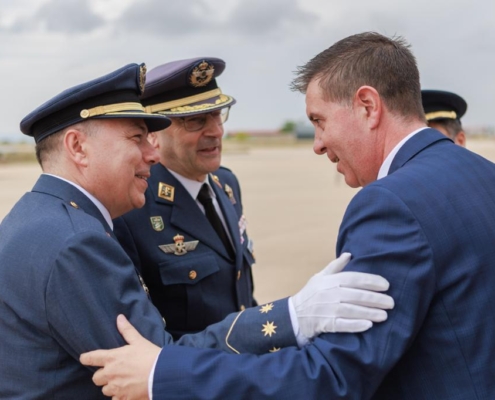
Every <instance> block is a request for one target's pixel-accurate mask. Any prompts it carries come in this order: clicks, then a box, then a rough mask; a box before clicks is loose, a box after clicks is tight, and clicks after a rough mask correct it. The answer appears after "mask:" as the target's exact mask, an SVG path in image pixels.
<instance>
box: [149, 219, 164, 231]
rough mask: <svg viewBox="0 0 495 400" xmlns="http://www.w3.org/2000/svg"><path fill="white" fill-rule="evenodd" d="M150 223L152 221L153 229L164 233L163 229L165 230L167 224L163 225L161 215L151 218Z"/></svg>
mask: <svg viewBox="0 0 495 400" xmlns="http://www.w3.org/2000/svg"><path fill="white" fill-rule="evenodd" d="M150 221H151V227H152V228H153V229H154V230H155V231H157V232H161V231H163V229H165V224H164V223H163V219H162V217H160V216H159V215H157V216H155V217H150Z"/></svg>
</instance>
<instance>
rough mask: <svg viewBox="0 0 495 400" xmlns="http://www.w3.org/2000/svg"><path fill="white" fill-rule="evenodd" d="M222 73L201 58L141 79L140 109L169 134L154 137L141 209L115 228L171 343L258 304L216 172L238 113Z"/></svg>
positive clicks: (225, 182) (243, 234) (234, 199)
mask: <svg viewBox="0 0 495 400" xmlns="http://www.w3.org/2000/svg"><path fill="white" fill-rule="evenodd" d="M224 69H225V62H224V61H223V60H221V59H219V58H212V57H207V58H193V59H187V60H178V61H173V62H170V63H167V64H163V65H161V66H159V67H156V68H154V69H152V70H151V71H149V72H148V74H147V80H146V87H145V91H144V94H143V96H142V98H141V100H142V102H143V104H144V105H145V106H146V108H147V110H148V111H149V112H153V113H156V114H160V115H165V116H167V117H169V118H170V119H171V121H172V125H171V126H170V127H169V128H167V129H165V130H162V131H159V132H155V133H153V134H152V136H153V143H154V144H155V145H156V147H157V149H158V151H159V152H160V155H161V158H160V163H159V164H157V165H154V166H153V167H152V168H151V178H150V179H149V180H148V183H149V187H148V190H147V191H146V205H145V206H144V207H143V208H141V209H138V210H133V211H131V212H130V213H128V214H126V215H124V216H123V217H121V218H119V219H118V220H116V221H115V233H116V235H117V237H118V239H119V241H120V243H121V244H122V246H123V247H124V249H125V250H126V252H127V253H128V254H129V256H130V257H131V259H132V260H133V261H134V263H135V265H136V266H137V267H138V268H139V270H140V271H141V273H142V275H143V279H144V281H145V282H146V285H147V286H148V288H149V291H150V296H151V299H152V301H153V303H154V304H155V306H156V307H157V308H158V309H159V310H160V312H161V313H162V315H163V316H164V317H165V319H166V321H167V329H168V330H169V332H171V333H172V335H173V336H174V337H176V338H178V337H180V336H181V335H183V334H185V333H190V332H197V331H200V330H203V329H205V328H206V327H207V326H208V325H210V324H213V323H215V322H218V321H220V320H222V319H223V318H225V316H226V315H227V314H229V313H231V312H235V311H242V310H244V309H245V308H246V307H252V306H254V305H256V301H255V300H254V298H253V280H252V274H251V267H252V265H253V264H254V254H253V242H252V240H251V239H250V238H249V237H248V235H247V231H246V218H245V217H244V215H243V209H242V199H241V190H240V186H239V182H238V180H237V178H236V176H235V175H234V174H233V173H232V171H230V170H229V169H228V168H225V167H222V166H220V162H221V150H222V136H223V133H224V131H223V123H224V122H225V121H227V118H228V115H229V111H230V108H231V107H232V106H233V105H234V104H235V99H234V98H233V97H232V96H229V95H226V94H224V93H222V91H221V89H220V88H219V87H218V85H217V81H216V78H217V77H218V76H219V75H220V74H221V73H222V72H223V71H224ZM205 204H206V205H205ZM211 205H213V207H212V206H211Z"/></svg>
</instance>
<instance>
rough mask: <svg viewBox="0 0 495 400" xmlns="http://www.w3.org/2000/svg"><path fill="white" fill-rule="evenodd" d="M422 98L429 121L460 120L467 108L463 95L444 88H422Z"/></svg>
mask: <svg viewBox="0 0 495 400" xmlns="http://www.w3.org/2000/svg"><path fill="white" fill-rule="evenodd" d="M421 100H422V101H423V108H424V110H425V116H426V120H427V121H435V120H440V119H457V120H460V119H461V117H462V116H463V115H464V114H465V113H466V110H467V103H466V101H465V100H464V99H463V98H462V97H461V96H459V95H457V94H455V93H451V92H445V91H442V90H422V91H421Z"/></svg>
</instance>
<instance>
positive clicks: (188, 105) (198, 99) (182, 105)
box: [146, 88, 235, 117]
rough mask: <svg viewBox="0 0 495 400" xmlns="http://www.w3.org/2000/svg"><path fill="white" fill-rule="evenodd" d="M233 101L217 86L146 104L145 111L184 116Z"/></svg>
mask: <svg viewBox="0 0 495 400" xmlns="http://www.w3.org/2000/svg"><path fill="white" fill-rule="evenodd" d="M208 100H210V101H208ZM197 103H200V104H197ZM234 103H235V100H234V98H233V97H231V96H228V95H225V94H223V93H222V91H221V90H220V89H219V88H217V89H214V90H209V91H207V92H204V93H200V94H197V95H194V96H188V97H184V98H182V99H177V100H171V101H167V102H165V103H159V104H150V105H148V106H146V111H147V112H149V113H157V114H161V115H166V116H170V117H173V116H185V115H188V114H199V113H201V112H209V111H213V110H217V109H220V108H225V107H228V106H229V105H232V104H234Z"/></svg>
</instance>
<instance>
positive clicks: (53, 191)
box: [33, 175, 117, 240]
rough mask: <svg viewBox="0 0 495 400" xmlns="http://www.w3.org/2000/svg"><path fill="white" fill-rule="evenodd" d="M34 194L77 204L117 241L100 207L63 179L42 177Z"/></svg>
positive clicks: (35, 187)
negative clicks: (37, 193) (46, 195)
mask: <svg viewBox="0 0 495 400" xmlns="http://www.w3.org/2000/svg"><path fill="white" fill-rule="evenodd" d="M33 192H40V193H46V194H49V195H51V196H55V197H58V198H59V199H61V200H63V201H64V202H66V203H68V204H71V205H72V203H75V204H76V205H77V207H78V208H80V209H82V210H83V211H84V212H85V213H86V214H89V215H91V216H92V217H94V218H96V219H97V220H98V221H100V222H101V224H102V225H103V227H104V228H105V230H106V231H107V232H108V233H110V235H111V236H112V237H113V238H114V239H115V240H117V239H116V238H115V236H114V234H113V231H112V229H111V228H110V226H109V225H108V223H107V221H106V220H105V218H104V217H103V215H102V214H101V212H100V210H98V207H96V205H95V204H94V203H93V202H92V201H91V200H90V199H89V198H88V197H87V196H86V195H85V194H84V193H83V192H81V191H80V190H79V189H78V188H76V187H75V186H73V185H71V184H70V183H67V182H65V181H63V180H61V179H58V178H55V177H53V176H50V175H41V176H40V177H39V179H38V181H37V182H36V184H35V185H34V187H33Z"/></svg>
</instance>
